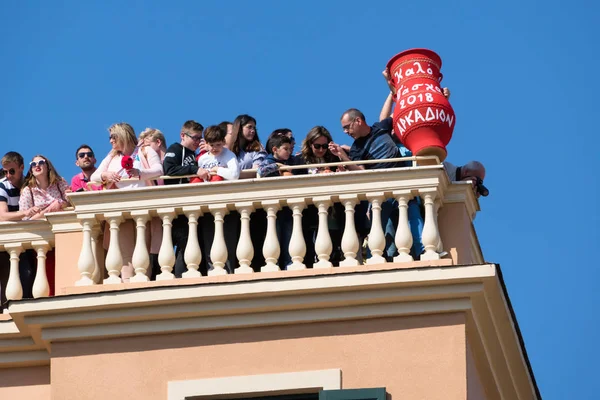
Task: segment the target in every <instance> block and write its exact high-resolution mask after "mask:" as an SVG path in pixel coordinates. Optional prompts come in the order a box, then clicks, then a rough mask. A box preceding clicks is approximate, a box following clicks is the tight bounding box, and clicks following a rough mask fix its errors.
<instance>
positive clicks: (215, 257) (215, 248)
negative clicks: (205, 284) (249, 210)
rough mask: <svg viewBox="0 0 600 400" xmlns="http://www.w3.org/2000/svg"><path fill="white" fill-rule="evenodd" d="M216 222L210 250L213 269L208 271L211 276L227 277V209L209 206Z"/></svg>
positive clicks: (221, 206)
mask: <svg viewBox="0 0 600 400" xmlns="http://www.w3.org/2000/svg"><path fill="white" fill-rule="evenodd" d="M208 208H209V210H210V212H211V213H212V215H213V216H214V220H215V236H214V238H213V242H212V247H211V248H210V260H211V261H212V269H210V270H209V271H208V275H209V276H213V275H227V271H226V270H225V263H226V262H227V256H228V254H227V245H226V244H225V234H224V232H223V223H224V220H223V218H224V217H225V215H227V213H228V211H227V207H226V206H223V205H220V206H209V207H208Z"/></svg>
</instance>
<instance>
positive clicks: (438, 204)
mask: <svg viewBox="0 0 600 400" xmlns="http://www.w3.org/2000/svg"><path fill="white" fill-rule="evenodd" d="M441 206H442V202H441V200H440V199H437V200H436V201H435V226H436V229H437V230H438V232H439V226H438V214H439V211H440V207H441ZM438 237H439V238H440V240H439V241H438V245H437V248H436V251H437V252H438V254H440V253H442V252H443V251H444V243H442V236H441V235H439V234H438Z"/></svg>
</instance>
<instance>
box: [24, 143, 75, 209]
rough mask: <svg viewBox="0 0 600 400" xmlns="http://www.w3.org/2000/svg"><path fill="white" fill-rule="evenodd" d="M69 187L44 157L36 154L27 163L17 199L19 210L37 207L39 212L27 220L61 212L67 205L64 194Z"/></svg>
mask: <svg viewBox="0 0 600 400" xmlns="http://www.w3.org/2000/svg"><path fill="white" fill-rule="evenodd" d="M68 190H69V185H68V184H67V181H65V180H64V179H63V178H62V177H61V176H60V175H59V174H58V172H56V169H55V168H54V166H53V165H52V163H51V162H50V160H48V159H47V158H46V157H44V156H42V155H41V154H38V155H37V156H35V157H33V160H32V161H31V162H30V163H29V172H27V176H25V180H24V181H23V186H22V188H21V197H20V198H19V210H21V211H26V210H29V209H31V208H34V207H37V209H39V210H40V211H39V212H38V213H36V214H34V215H32V216H31V217H29V218H27V217H26V218H25V219H40V218H43V217H44V215H45V214H46V213H48V212H55V211H61V210H63V209H64V208H65V207H67V205H68V201H67V197H66V195H65V193H66V192H67V191H68Z"/></svg>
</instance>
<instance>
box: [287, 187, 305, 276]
mask: <svg viewBox="0 0 600 400" xmlns="http://www.w3.org/2000/svg"><path fill="white" fill-rule="evenodd" d="M287 203H288V207H290V208H291V209H292V218H293V221H294V222H293V226H292V237H291V238H290V245H289V247H288V250H289V252H290V257H291V258H292V264H291V265H290V266H288V268H287V269H288V270H300V269H306V265H305V264H304V256H305V255H306V243H305V242H304V234H303V233H302V210H304V207H306V202H305V201H304V199H297V200H288V202H287Z"/></svg>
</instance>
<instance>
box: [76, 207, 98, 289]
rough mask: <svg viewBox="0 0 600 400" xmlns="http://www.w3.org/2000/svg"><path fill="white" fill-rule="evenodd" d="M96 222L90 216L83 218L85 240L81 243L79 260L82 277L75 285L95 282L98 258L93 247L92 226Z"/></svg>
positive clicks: (86, 284)
mask: <svg viewBox="0 0 600 400" xmlns="http://www.w3.org/2000/svg"><path fill="white" fill-rule="evenodd" d="M95 222H96V220H95V219H92V218H89V217H88V218H81V225H82V228H83V229H82V231H83V242H82V243H81V252H80V253H79V260H78V261H77V269H78V270H79V276H80V278H79V280H78V281H77V282H75V286H89V285H93V284H94V279H93V275H94V269H95V268H96V260H95V258H94V250H93V248H92V226H93V225H94V224H95Z"/></svg>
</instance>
